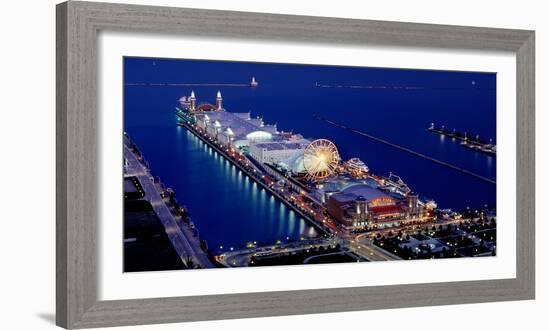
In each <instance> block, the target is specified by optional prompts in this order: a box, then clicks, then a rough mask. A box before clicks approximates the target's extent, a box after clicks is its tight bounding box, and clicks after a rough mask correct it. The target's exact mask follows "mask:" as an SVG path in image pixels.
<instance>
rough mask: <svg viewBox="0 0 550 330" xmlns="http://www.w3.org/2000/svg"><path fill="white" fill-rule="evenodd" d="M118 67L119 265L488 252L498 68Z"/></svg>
mask: <svg viewBox="0 0 550 330" xmlns="http://www.w3.org/2000/svg"><path fill="white" fill-rule="evenodd" d="M123 71H124V72H123V79H124V86H123V89H124V109H123V113H124V115H123V116H124V119H123V122H124V138H123V140H124V141H123V148H124V165H123V173H124V230H123V232H124V253H123V255H124V272H137V271H156V270H177V269H204V268H226V267H258V266H281V265H312V264H326V263H343V262H375V261H399V260H419V259H440V258H464V257H491V256H496V254H497V244H496V241H497V240H496V238H497V232H496V221H497V220H496V218H497V216H496V153H497V147H496V74H495V73H491V72H462V71H436V70H415V69H403V68H375V67H352V66H328V65H310V64H307V65H306V64H287V63H256V62H235V61H212V60H196V59H166V58H142V57H124V58H123ZM434 262H437V261H434Z"/></svg>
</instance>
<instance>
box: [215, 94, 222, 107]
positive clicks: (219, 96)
mask: <svg viewBox="0 0 550 330" xmlns="http://www.w3.org/2000/svg"><path fill="white" fill-rule="evenodd" d="M222 101H223V99H222V92H220V91H218V94H217V95H216V110H217V111H222V108H223V104H222Z"/></svg>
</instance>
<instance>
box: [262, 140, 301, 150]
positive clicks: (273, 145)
mask: <svg viewBox="0 0 550 330" xmlns="http://www.w3.org/2000/svg"><path fill="white" fill-rule="evenodd" d="M255 146H256V147H258V148H262V149H264V148H265V149H267V150H269V151H272V150H295V149H302V146H301V145H300V144H299V143H284V142H270V143H258V144H256V145H255Z"/></svg>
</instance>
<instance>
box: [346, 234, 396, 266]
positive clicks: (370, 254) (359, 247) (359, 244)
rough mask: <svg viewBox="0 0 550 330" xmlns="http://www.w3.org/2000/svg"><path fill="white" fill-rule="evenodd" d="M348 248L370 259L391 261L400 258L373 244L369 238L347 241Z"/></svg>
mask: <svg viewBox="0 0 550 330" xmlns="http://www.w3.org/2000/svg"><path fill="white" fill-rule="evenodd" d="M349 249H350V250H351V251H353V252H355V253H357V254H358V255H360V256H363V257H365V258H367V259H368V260H370V261H392V260H402V259H401V258H399V257H398V256H396V255H394V254H392V253H390V252H388V251H386V250H384V249H382V248H380V247H378V246H376V245H373V244H372V242H371V241H370V239H368V238H366V237H363V238H356V239H354V240H350V241H349Z"/></svg>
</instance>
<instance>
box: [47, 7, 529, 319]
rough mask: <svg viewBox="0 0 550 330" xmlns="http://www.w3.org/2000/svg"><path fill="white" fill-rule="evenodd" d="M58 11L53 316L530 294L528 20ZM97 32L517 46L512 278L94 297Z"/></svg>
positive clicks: (248, 313)
mask: <svg viewBox="0 0 550 330" xmlns="http://www.w3.org/2000/svg"><path fill="white" fill-rule="evenodd" d="M56 11H57V49H56V50H57V60H56V67H57V82H56V89H57V95H56V98H57V101H56V107H57V118H56V126H57V129H56V142H57V147H56V152H57V157H56V175H57V178H56V188H57V192H56V194H57V196H56V210H57V229H56V235H57V245H56V262H57V265H56V304H57V308H56V322H57V324H58V325H59V326H62V327H65V328H87V327H101V326H117V325H137V324H147V323H166V322H181V321H200V320H215V319H232V318H248V317H260V316H275V315H292V314H306V313H327V312H342V311H358V310H368V309H382V308H399V307H413V306H429V305H445V304H463V303H480V302H492V301H506V300H522V299H534V297H535V32H534V31H524V30H509V29H494V28H478V27H464V26H446V25H431V24H415V23H400V22H383V21H370V20H355V19H341V18H321V17H306V16H292V15H274V14H260V13H244V12H231V11H216V10H200V9H183V8H166V7H154V6H138V5H121V4H107V3H93V2H65V3H61V4H59V5H57V10H56ZM99 31H131V32H143V33H165V34H166V33H168V34H181V35H192V36H199V37H224V38H247V39H262V40H273V41H277V40H283V41H285V42H297V43H332V44H354V45H367V44H375V45H391V46H415V47H431V48H446V49H453V50H462V49H469V50H496V51H511V52H515V54H516V58H517V62H516V64H517V105H516V106H517V112H516V118H517V191H516V193H517V214H516V220H517V225H516V235H517V245H516V246H517V251H516V254H517V255H516V260H517V266H516V267H517V268H516V274H517V276H516V278H514V279H497V280H479V281H464V282H448V283H429V284H408V285H390V286H373V287H354V288H335V289H316V290H297V291H285V292H263V293H240V294H220V295H208V296H190V297H173V298H154V299H136V300H116V301H99V300H98V295H97V293H98V271H97V265H98V256H97V242H98V237H97V235H98V231H97V228H98V216H99V214H98V196H99V194H100V193H101V191H100V190H99V187H98V173H97V166H98V155H99V153H100V150H98V124H99V123H98V111H97V106H98V100H97V98H98V79H97V76H98V73H97V64H98V55H97V54H98V52H97V47H98V43H97V35H98V32H99ZM508 115H512V114H508Z"/></svg>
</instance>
